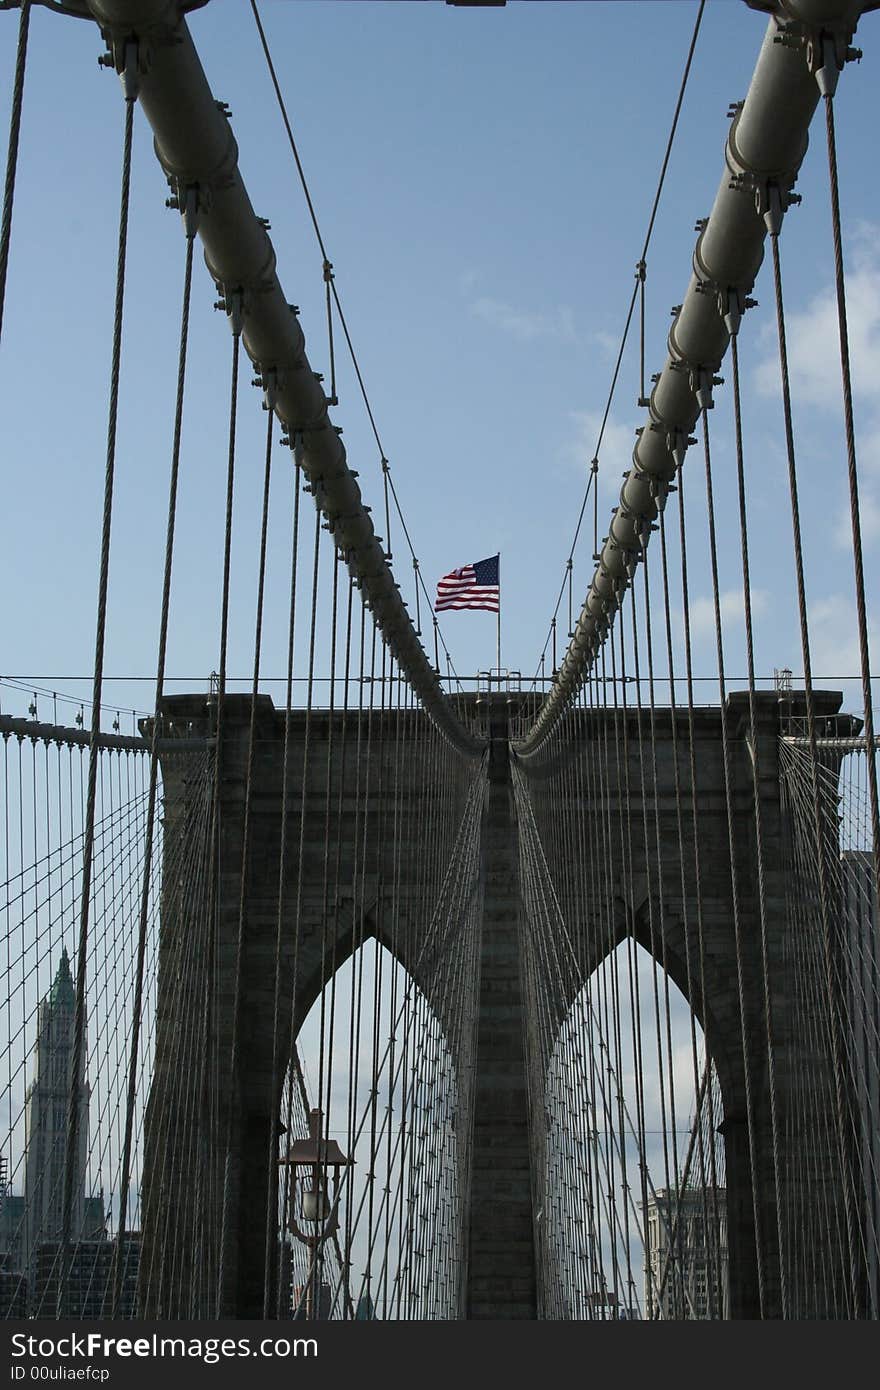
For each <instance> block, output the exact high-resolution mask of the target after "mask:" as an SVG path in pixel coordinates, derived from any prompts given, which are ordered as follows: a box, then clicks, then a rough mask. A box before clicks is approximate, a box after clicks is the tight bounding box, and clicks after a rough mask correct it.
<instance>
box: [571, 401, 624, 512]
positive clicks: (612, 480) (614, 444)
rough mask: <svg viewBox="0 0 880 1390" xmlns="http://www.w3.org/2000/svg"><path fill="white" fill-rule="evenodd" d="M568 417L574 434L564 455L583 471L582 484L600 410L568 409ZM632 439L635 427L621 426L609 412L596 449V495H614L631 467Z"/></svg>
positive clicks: (589, 459) (595, 438)
mask: <svg viewBox="0 0 880 1390" xmlns="http://www.w3.org/2000/svg"><path fill="white" fill-rule="evenodd" d="M571 418H572V420H573V422H574V425H575V436H574V438H573V440H572V442H571V444H570V445H569V446H568V447H567V449H566V454H567V455H568V457H569V458H570V459H571V461H572V463H573V464H575V465H576V466H577V467H579V468H582V469H583V470H584V482H585V483H586V480H587V478H588V477H589V467H590V462H591V460H592V458H593V454H594V451H595V448H596V441H597V440H598V438H599V430H600V428H601V426H602V413H601V411H598V410H575V411H572V413H571ZM635 442H636V434H635V427H634V426H633V425H623V424H621V423H620V422H619V421H618V420H615V418H614V416H613V415H609V416H608V419H607V421H606V423H605V430H604V433H603V435H602V445H601V447H600V449H599V491H600V494H602V495H604V496H605V497H617V495H618V494H619V492H620V489H621V487H622V485H623V474H624V473H625V472H626V471H627V470H628V469H629V468H631V467H632V453H633V447H634V445H635ZM599 520H600V524H601V525H602V526H607V523H608V517H607V516H605V517H604V518H603V517H600V518H599ZM603 534H604V533H603Z"/></svg>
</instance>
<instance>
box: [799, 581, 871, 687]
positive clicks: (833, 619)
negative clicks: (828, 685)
mask: <svg viewBox="0 0 880 1390" xmlns="http://www.w3.org/2000/svg"><path fill="white" fill-rule="evenodd" d="M808 616H809V624H810V658H811V663H812V667H813V670H814V672H815V673H816V675H818V676H834V677H836V678H838V679H839V678H840V677H842V676H852V677H856V678H858V676H859V672H860V671H861V660H860V657H859V637H858V622H857V618H856V609H855V603H854V602H853V600H852V599H851V598H847V597H845V596H844V595H843V594H831V595H829V597H827V598H822V599H817V600H816V602H815V603H811V604H810V606H809V615H808ZM868 646H869V650H870V654H871V662H872V665H874V666H876V662H877V657H878V655H880V626H878V624H877V621H876V620H872V619H871V618H870V617H869V619H868Z"/></svg>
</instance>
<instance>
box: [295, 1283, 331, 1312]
mask: <svg viewBox="0 0 880 1390" xmlns="http://www.w3.org/2000/svg"><path fill="white" fill-rule="evenodd" d="M316 1295H317V1296H316ZM292 1306H293V1308H294V1310H295V1311H294V1313H293V1317H294V1318H297V1319H298V1318H305V1319H307V1320H308V1321H309V1322H314V1321H317V1320H320V1321H321V1322H326V1321H327V1320H328V1319H329V1317H330V1313H331V1309H332V1307H333V1295H332V1292H331V1289H330V1285H329V1284H325V1283H321V1284H319V1285H318V1287H317V1291H316V1290H315V1286H314V1281H313V1280H310V1281H309V1283H308V1284H296V1285H294V1289H293V1304H292Z"/></svg>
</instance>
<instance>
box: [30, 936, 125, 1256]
mask: <svg viewBox="0 0 880 1390" xmlns="http://www.w3.org/2000/svg"><path fill="white" fill-rule="evenodd" d="M75 1015H76V998H75V995H74V989H73V978H72V976H71V973H70V959H69V957H68V955H67V950H66V948H65V949H64V950H62V952H61V960H60V962H59V964H58V969H57V971H56V973H55V979H54V981H53V983H52V988H51V989H50V991H49V993H48V994H47V995H46V998H45V999H43V1000H42V1001H41V1002H40V1004H39V1005H38V1006H37V1036H36V1040H35V1043H34V1079H33V1081H32V1082H31V1084H30V1086H29V1087H28V1090H27V1096H26V1098H25V1179H24V1205H25V1223H24V1251H23V1254H24V1264H25V1268H28V1267H29V1266H30V1264H31V1261H32V1259H33V1258H34V1256H35V1254H36V1251H37V1249H38V1247H39V1246H40V1245H43V1244H45V1243H46V1242H52V1241H58V1240H60V1239H61V1235H62V1223H63V1210H64V1165H65V1161H66V1152H67V1120H68V1114H67V1112H68V1106H69V1101H70V1086H71V1072H72V1066H73V1040H74V1023H75ZM89 1096H90V1088H89V1085H88V1082H87V1081H86V1048H85V1046H84V1047H83V1049H82V1056H81V1057H80V1063H79V1104H78V1109H79V1124H78V1131H77V1145H76V1154H75V1160H74V1161H75V1167H74V1173H73V1202H72V1207H71V1223H70V1235H71V1239H72V1240H74V1241H78V1240H92V1241H94V1240H98V1239H100V1238H101V1237H102V1236H103V1235H104V1224H105V1219H104V1203H103V1200H102V1199H101V1198H94V1197H93V1198H88V1199H87V1198H86V1196H85V1173H86V1154H87V1153H88V1144H89Z"/></svg>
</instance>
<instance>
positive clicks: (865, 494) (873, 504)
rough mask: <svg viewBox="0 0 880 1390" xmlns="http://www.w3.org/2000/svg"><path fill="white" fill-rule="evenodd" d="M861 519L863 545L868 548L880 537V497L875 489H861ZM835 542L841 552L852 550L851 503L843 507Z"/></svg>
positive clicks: (837, 522)
mask: <svg viewBox="0 0 880 1390" xmlns="http://www.w3.org/2000/svg"><path fill="white" fill-rule="evenodd" d="M859 518H860V521H861V532H862V543H863V544H864V545H865V546H867V545H870V543H871V542H872V541H875V540H876V539H877V537H878V536H880V497H878V495H877V492H876V490H875V489H873V488H866V487H862V488H860V489H859ZM834 540H835V542H836V544H837V545H839V546H840V548H841V550H852V543H853V540H852V516H851V512H850V508H849V503H848V502H847V504H846V505H845V506H843V507H841V509H840V511H839V513H838V516H837V521H836V523H835V527H834Z"/></svg>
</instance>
